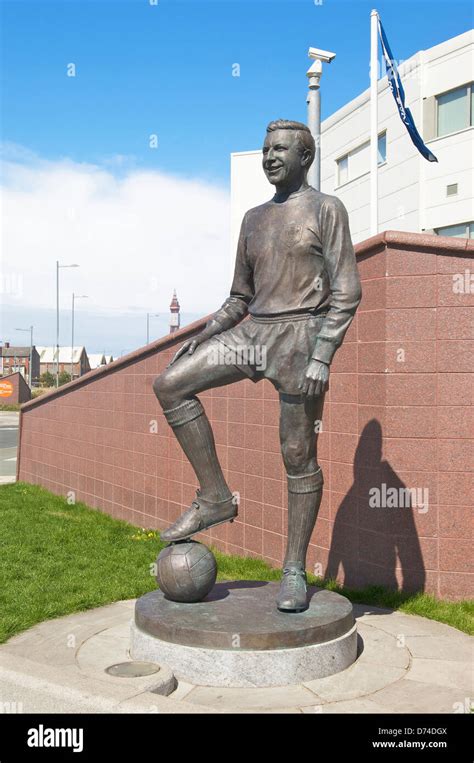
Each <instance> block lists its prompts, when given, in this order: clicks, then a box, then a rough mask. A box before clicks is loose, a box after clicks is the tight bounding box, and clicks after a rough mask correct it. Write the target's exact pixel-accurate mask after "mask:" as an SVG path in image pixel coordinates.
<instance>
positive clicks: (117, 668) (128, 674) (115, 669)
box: [105, 661, 160, 678]
mask: <svg viewBox="0 0 474 763" xmlns="http://www.w3.org/2000/svg"><path fill="white" fill-rule="evenodd" d="M159 670H160V666H159V665H157V664H156V662H138V661H137V662H118V663H117V664H116V665H110V666H109V667H108V668H106V669H105V672H106V673H108V674H109V676H119V678H140V676H151V675H153V673H158V671H159Z"/></svg>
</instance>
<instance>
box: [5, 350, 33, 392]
mask: <svg viewBox="0 0 474 763" xmlns="http://www.w3.org/2000/svg"><path fill="white" fill-rule="evenodd" d="M30 351H31V348H30V346H29V345H28V346H27V347H11V346H10V342H5V344H4V346H3V347H0V376H8V375H9V374H14V373H16V372H18V373H20V374H21V375H22V376H23V378H24V379H26V380H27V381H28V383H30ZM31 358H32V381H33V383H34V382H37V381H38V379H39V375H40V357H39V351H38V347H33V349H32V351H31ZM30 386H31V383H30Z"/></svg>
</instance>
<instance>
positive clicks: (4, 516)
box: [0, 482, 474, 643]
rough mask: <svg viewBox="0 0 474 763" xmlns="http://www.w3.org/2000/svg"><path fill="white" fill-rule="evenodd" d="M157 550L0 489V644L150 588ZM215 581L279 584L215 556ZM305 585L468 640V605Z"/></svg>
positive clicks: (66, 509) (266, 570) (86, 511)
mask: <svg viewBox="0 0 474 763" xmlns="http://www.w3.org/2000/svg"><path fill="white" fill-rule="evenodd" d="M165 545H166V544H164V543H161V542H160V539H159V536H158V534H157V533H156V532H154V531H151V532H150V534H148V532H142V531H141V530H140V529H139V528H137V527H134V526H133V525H130V524H128V523H127V522H123V521H120V520H116V519H113V518H112V517H110V516H108V515H107V514H104V513H102V512H100V511H96V510H94V509H90V508H88V507H87V506H85V505H84V504H81V503H78V504H75V505H69V504H68V503H67V501H66V499H65V498H62V497H60V496H56V495H54V494H53V493H50V492H49V491H47V490H45V489H44V488H41V487H39V486H37V485H29V484H26V483H21V482H19V483H15V484H12V485H3V486H1V487H0V573H1V580H2V585H1V587H0V613H1V615H0V643H2V642H4V641H6V640H7V639H9V638H10V637H11V636H13V635H14V634H16V633H19V632H20V631H23V630H25V629H26V628H30V627H31V626H32V625H35V624H36V623H38V622H41V621H43V620H48V619H51V618H54V617H60V616H62V615H67V614H70V613H72V612H78V611H81V610H86V609H90V608H92V607H98V606H102V605H104V604H108V603H110V602H113V601H120V600H122V599H131V598H135V597H137V596H141V595H142V594H144V593H147V592H148V591H152V590H154V589H155V588H156V582H155V579H154V577H153V576H152V574H151V572H150V566H151V565H152V564H153V562H154V561H155V559H156V556H157V554H158V553H159V551H160V550H161V549H162V548H164V546H165ZM213 551H214V553H215V555H216V558H217V561H218V567H219V576H218V579H219V580H239V579H240V580H279V579H280V571H279V570H278V569H274V568H271V567H269V565H268V564H266V563H265V562H263V561H261V560H259V559H253V558H252V559H248V558H245V557H239V556H227V555H225V554H222V553H221V552H219V551H217V550H216V549H213ZM308 580H309V582H310V583H313V584H318V585H324V586H325V587H327V588H331V589H332V590H337V591H340V592H341V593H343V594H345V595H346V596H348V598H349V599H351V600H352V601H354V602H360V603H364V604H369V605H374V606H378V607H387V608H390V609H400V610H402V611H403V612H408V613H410V614H416V615H422V616H424V617H429V618H431V619H433V620H438V621H440V622H443V623H447V624H449V625H452V626H454V627H455V628H459V629H460V630H463V631H465V632H466V633H473V632H474V627H473V614H474V602H467V601H466V602H463V601H461V602H445V601H439V600H437V599H435V598H434V597H432V596H428V595H427V594H415V595H411V596H408V595H406V594H400V593H394V592H391V591H387V590H385V589H383V588H380V587H375V586H374V587H370V588H366V589H361V590H357V591H355V590H350V589H345V588H341V587H339V586H338V585H337V584H336V583H335V582H334V581H329V582H326V583H324V582H323V581H321V580H320V579H317V578H315V577H314V576H312V575H308Z"/></svg>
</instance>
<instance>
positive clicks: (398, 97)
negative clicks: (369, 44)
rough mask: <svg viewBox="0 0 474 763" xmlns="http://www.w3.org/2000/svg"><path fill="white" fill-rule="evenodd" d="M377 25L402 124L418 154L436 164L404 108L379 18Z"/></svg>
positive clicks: (399, 84) (397, 75)
mask: <svg viewBox="0 0 474 763" xmlns="http://www.w3.org/2000/svg"><path fill="white" fill-rule="evenodd" d="M378 25H379V35H380V42H381V43H382V51H383V55H384V59H385V69H386V72H387V77H388V84H389V85H390V89H391V91H392V93H393V97H394V98H395V103H396V104H397V106H398V111H399V113H400V117H401V119H402V122H403V123H404V125H405V127H406V128H407V130H408V133H409V135H410V138H411V139H412V141H413V143H414V144H415V146H416V147H417V149H418V151H419V152H420V154H422V155H423V156H424V157H425V159H428V161H429V162H437V161H438V160H437V158H436V156H435V155H434V154H432V153H431V151H430V150H429V148H427V147H426V146H425V144H424V143H423V140H422V138H421V135H420V133H419V132H418V130H417V129H416V125H415V121H414V119H413V116H412V113H411V111H410V109H409V108H408V106H405V91H404V89H403V85H402V81H401V79H400V75H399V73H398V69H397V65H396V63H395V60H394V58H393V56H392V51H391V50H390V45H389V44H388V40H387V37H386V35H385V32H384V28H383V26H382V22H381V21H380V18H378Z"/></svg>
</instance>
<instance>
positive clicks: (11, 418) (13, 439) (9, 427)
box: [0, 411, 20, 485]
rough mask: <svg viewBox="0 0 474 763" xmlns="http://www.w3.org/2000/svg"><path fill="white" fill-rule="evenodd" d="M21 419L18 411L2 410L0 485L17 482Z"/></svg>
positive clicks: (0, 422)
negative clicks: (17, 454) (17, 455)
mask: <svg viewBox="0 0 474 763" xmlns="http://www.w3.org/2000/svg"><path fill="white" fill-rule="evenodd" d="M19 419H20V414H19V413H18V412H16V411H0V485H1V484H5V483H8V482H15V475H16V453H17V447H18V423H19Z"/></svg>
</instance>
